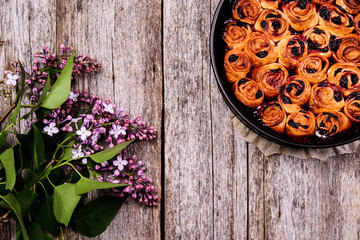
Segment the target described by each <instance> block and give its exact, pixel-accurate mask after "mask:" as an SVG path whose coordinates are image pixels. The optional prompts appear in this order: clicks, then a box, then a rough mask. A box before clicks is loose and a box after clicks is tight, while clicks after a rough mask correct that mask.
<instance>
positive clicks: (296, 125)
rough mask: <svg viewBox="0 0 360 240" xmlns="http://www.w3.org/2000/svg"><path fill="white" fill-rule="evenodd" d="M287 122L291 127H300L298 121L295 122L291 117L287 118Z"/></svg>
mask: <svg viewBox="0 0 360 240" xmlns="http://www.w3.org/2000/svg"><path fill="white" fill-rule="evenodd" d="M288 124H289V126H290V127H293V128H299V127H300V123H296V122H294V120H292V119H290V120H289V122H288Z"/></svg>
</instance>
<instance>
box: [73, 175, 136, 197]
mask: <svg viewBox="0 0 360 240" xmlns="http://www.w3.org/2000/svg"><path fill="white" fill-rule="evenodd" d="M128 185H129V184H123V183H119V184H115V183H110V182H99V181H96V180H91V179H88V178H85V177H81V179H80V181H78V182H77V183H76V184H75V187H76V188H75V192H76V194H84V193H87V192H90V191H92V190H96V189H107V188H116V187H126V186H128Z"/></svg>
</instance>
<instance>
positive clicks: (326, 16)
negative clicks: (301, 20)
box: [319, 7, 331, 22]
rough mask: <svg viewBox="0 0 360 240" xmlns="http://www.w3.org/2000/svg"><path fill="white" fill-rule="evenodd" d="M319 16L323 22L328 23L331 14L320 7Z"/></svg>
mask: <svg viewBox="0 0 360 240" xmlns="http://www.w3.org/2000/svg"><path fill="white" fill-rule="evenodd" d="M319 14H320V17H322V18H323V19H324V20H325V21H327V22H328V21H329V20H330V15H331V12H330V10H329V9H327V8H326V7H321V8H320V11H319Z"/></svg>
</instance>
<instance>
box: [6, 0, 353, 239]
mask: <svg viewBox="0 0 360 240" xmlns="http://www.w3.org/2000/svg"><path fill="white" fill-rule="evenodd" d="M217 2H218V1H217V0H201V1H199V0H186V1H185V0H164V1H162V0H152V1H145V0H142V1H139V0H101V1H100V0H88V1H82V0H77V1H75V0H57V1H56V0H2V1H1V2H0V6H1V7H0V22H1V32H0V38H1V39H2V40H4V44H3V45H2V46H1V47H0V73H2V71H3V70H4V69H6V68H8V67H9V61H10V60H12V59H14V58H17V57H19V58H20V59H22V60H24V61H26V62H27V63H28V64H30V61H31V59H32V56H33V54H34V53H35V52H36V51H38V50H39V49H41V48H42V46H43V44H48V45H49V46H50V47H51V49H55V48H57V47H58V46H59V45H60V43H68V44H71V45H75V46H76V48H77V50H78V52H84V53H87V54H89V55H91V56H96V57H97V58H98V59H99V60H100V61H101V62H102V64H103V69H102V71H101V73H99V74H96V75H93V76H91V77H87V78H85V79H82V80H80V81H79V82H78V87H79V88H81V89H83V88H88V89H90V90H91V92H93V93H96V94H99V95H101V96H103V97H109V98H113V99H115V100H116V103H117V104H119V105H124V106H127V108H128V110H129V111H130V113H131V114H132V116H136V115H137V114H139V113H141V114H142V115H143V117H144V119H145V120H146V121H148V122H150V123H152V124H153V125H155V126H156V127H157V128H158V129H159V137H158V139H157V140H156V141H153V142H149V143H145V144H144V143H141V147H140V148H139V149H141V150H139V149H138V150H137V154H138V155H139V156H140V157H141V158H142V159H143V160H144V162H146V163H147V165H148V166H149V168H150V173H149V174H150V175H151V176H153V178H154V179H155V180H156V185H157V188H158V189H160V194H161V198H162V202H161V206H160V207H158V208H145V207H142V206H139V205H138V204H136V203H133V202H131V201H129V202H128V203H126V204H125V206H124V207H123V208H122V209H121V210H120V213H119V214H118V216H117V217H116V219H115V220H114V222H113V223H112V224H111V225H110V227H109V228H108V230H107V231H106V232H105V233H104V234H102V235H101V236H99V237H98V238H95V239H136V240H138V239H161V238H162V239H346V240H350V239H354V240H355V239H360V157H359V155H358V154H353V155H345V156H341V157H333V158H331V159H329V160H328V161H326V162H321V161H319V160H315V159H307V160H300V159H295V158H291V157H286V156H274V157H269V158H264V156H263V155H262V154H261V152H259V151H258V150H257V148H256V147H254V146H253V145H251V144H247V143H246V142H245V141H244V140H243V138H242V137H241V136H240V135H239V133H237V132H236V130H235V129H234V127H233V124H232V122H231V120H230V116H229V112H228V107H227V106H226V104H225V102H224V101H223V99H222V97H221V95H220V92H219V90H218V87H217V85H216V82H215V79H214V76H213V73H212V69H211V66H210V57H209V31H210V24H211V20H212V15H213V13H214V11H215V9H216V6H217ZM4 228H5V231H6V232H7V234H8V239H15V237H14V231H15V229H14V226H13V225H5V226H4ZM67 234H68V236H67V237H68V238H69V239H87V238H84V237H81V236H79V235H77V234H75V233H73V232H71V231H68V233H67ZM11 236H12V237H11Z"/></svg>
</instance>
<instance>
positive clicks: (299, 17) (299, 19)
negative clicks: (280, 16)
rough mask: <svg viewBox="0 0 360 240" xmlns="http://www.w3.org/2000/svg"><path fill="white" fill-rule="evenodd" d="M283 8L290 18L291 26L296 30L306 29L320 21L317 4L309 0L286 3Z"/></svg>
mask: <svg viewBox="0 0 360 240" xmlns="http://www.w3.org/2000/svg"><path fill="white" fill-rule="evenodd" d="M282 10H283V11H284V13H285V14H286V16H287V17H288V18H289V21H290V25H291V27H292V28H293V29H295V30H296V31H305V30H306V29H308V28H310V27H313V26H315V25H316V24H317V23H318V21H319V19H318V15H317V13H316V6H315V4H314V3H312V2H309V1H307V0H295V1H291V2H288V3H284V4H283V5H282Z"/></svg>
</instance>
